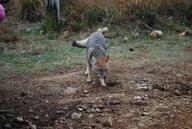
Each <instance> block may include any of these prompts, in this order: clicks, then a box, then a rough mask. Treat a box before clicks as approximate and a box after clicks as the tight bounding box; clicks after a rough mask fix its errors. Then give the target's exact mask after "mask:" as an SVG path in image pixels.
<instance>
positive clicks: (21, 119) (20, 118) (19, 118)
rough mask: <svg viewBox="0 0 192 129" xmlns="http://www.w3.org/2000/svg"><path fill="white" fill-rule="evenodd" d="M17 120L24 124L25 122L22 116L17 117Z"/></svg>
mask: <svg viewBox="0 0 192 129" xmlns="http://www.w3.org/2000/svg"><path fill="white" fill-rule="evenodd" d="M15 120H16V121H17V122H23V121H24V120H23V118H22V117H21V116H20V117H16V118H15Z"/></svg>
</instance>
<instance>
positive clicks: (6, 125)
mask: <svg viewBox="0 0 192 129" xmlns="http://www.w3.org/2000/svg"><path fill="white" fill-rule="evenodd" d="M3 127H4V129H12V126H11V124H9V123H6V124H5V125H4V126H3Z"/></svg>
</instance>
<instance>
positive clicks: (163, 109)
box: [155, 105, 170, 112]
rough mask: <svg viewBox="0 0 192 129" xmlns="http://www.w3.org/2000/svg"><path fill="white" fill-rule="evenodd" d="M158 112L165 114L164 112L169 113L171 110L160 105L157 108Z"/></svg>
mask: <svg viewBox="0 0 192 129" xmlns="http://www.w3.org/2000/svg"><path fill="white" fill-rule="evenodd" d="M155 110H156V111H160V112H164V111H169V110H170V108H169V107H168V106H164V105H159V106H156V107H155Z"/></svg>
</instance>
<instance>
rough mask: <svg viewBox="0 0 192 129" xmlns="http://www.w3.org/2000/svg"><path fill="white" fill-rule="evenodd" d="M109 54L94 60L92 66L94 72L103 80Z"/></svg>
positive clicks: (105, 76) (105, 74)
mask: <svg viewBox="0 0 192 129" xmlns="http://www.w3.org/2000/svg"><path fill="white" fill-rule="evenodd" d="M108 62H109V55H107V56H102V57H100V58H98V59H97V60H96V63H95V65H94V67H93V70H94V71H95V73H96V74H97V75H98V76H99V77H100V78H103V79H104V80H105V79H106V78H107V71H108V64H109V63H108Z"/></svg>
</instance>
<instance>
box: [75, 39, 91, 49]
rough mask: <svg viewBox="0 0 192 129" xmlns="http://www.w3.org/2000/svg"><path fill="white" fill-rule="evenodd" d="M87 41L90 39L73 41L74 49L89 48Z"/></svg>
mask: <svg viewBox="0 0 192 129" xmlns="http://www.w3.org/2000/svg"><path fill="white" fill-rule="evenodd" d="M87 41H88V38H86V39H84V40H78V41H72V46H73V47H79V48H86V47H87Z"/></svg>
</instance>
